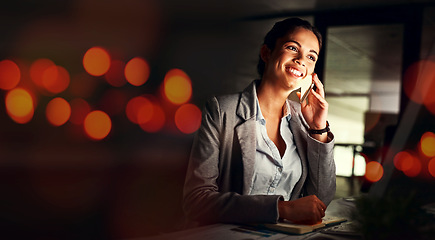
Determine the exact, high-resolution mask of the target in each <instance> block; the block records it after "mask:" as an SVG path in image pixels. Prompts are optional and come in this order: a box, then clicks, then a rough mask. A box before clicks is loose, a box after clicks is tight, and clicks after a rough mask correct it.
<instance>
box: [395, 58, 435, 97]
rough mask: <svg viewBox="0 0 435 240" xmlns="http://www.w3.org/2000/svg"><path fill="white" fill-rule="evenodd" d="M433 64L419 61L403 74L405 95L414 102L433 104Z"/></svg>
mask: <svg viewBox="0 0 435 240" xmlns="http://www.w3.org/2000/svg"><path fill="white" fill-rule="evenodd" d="M434 80H435V62H432V61H428V60H421V61H418V62H416V63H414V64H412V65H411V66H410V67H409V68H408V69H406V71H405V74H404V82H403V88H404V90H405V93H406V95H407V96H408V97H409V98H410V99H411V100H412V101H414V102H416V103H419V104H423V103H425V105H430V104H431V103H434V102H435V94H431V92H430V90H432V89H434V88H435V81H434Z"/></svg>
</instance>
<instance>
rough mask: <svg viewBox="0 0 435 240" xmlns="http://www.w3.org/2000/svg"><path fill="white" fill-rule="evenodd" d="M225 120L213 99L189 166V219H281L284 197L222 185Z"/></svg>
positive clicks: (186, 207)
mask: <svg viewBox="0 0 435 240" xmlns="http://www.w3.org/2000/svg"><path fill="white" fill-rule="evenodd" d="M222 121H223V120H222V116H221V113H220V110H219V102H218V100H217V99H216V98H212V99H210V100H209V101H208V102H207V103H206V106H205V107H204V109H203V117H202V122H201V127H200V128H199V130H198V131H197V133H196V135H195V138H194V142H193V146H192V151H191V156H190V159H189V165H188V168H187V173H186V180H185V184H184V191H183V210H184V213H185V215H186V217H187V219H188V220H189V221H196V222H200V223H203V224H208V223H216V222H227V223H248V222H270V223H271V222H277V220H278V206H277V205H278V200H279V199H280V197H281V196H266V195H241V194H239V193H237V192H230V191H229V192H223V191H222V189H220V188H219V186H218V184H217V181H218V178H219V173H220V170H219V161H220V160H219V158H220V145H221V142H220V135H221V131H223V130H222V129H223V127H222V125H223V124H222ZM231 174H237V173H231Z"/></svg>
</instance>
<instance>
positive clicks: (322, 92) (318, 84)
mask: <svg viewBox="0 0 435 240" xmlns="http://www.w3.org/2000/svg"><path fill="white" fill-rule="evenodd" d="M313 80H314V84H315V85H316V87H317V92H318V93H319V94H320V95H321V96H322V98H324V97H325V89H324V87H323V83H322V82H321V81H320V79H319V77H318V76H317V74H313Z"/></svg>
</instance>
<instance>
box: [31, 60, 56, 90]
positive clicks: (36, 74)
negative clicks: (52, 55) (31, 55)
mask: <svg viewBox="0 0 435 240" xmlns="http://www.w3.org/2000/svg"><path fill="white" fill-rule="evenodd" d="M54 65H55V64H54V63H53V61H51V60H50V59H46V58H41V59H38V60H36V61H34V62H33V63H32V65H30V78H31V79H32V81H33V83H35V85H36V86H38V87H44V86H43V84H42V75H43V74H44V72H45V70H47V68H49V67H51V66H54Z"/></svg>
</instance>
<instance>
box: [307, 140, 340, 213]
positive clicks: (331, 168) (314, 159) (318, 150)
mask: <svg viewBox="0 0 435 240" xmlns="http://www.w3.org/2000/svg"><path fill="white" fill-rule="evenodd" d="M328 140H329V141H328V142H327V143H322V142H319V141H317V140H316V139H314V138H312V137H311V136H309V134H308V138H307V149H308V153H307V157H308V178H307V181H306V183H305V194H306V195H313V194H314V195H316V196H317V197H318V198H319V199H320V200H322V202H323V203H325V205H329V203H330V202H331V201H332V199H333V198H334V195H335V190H336V183H335V176H336V175H335V171H336V168H335V162H334V135H333V134H332V133H331V132H328Z"/></svg>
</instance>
